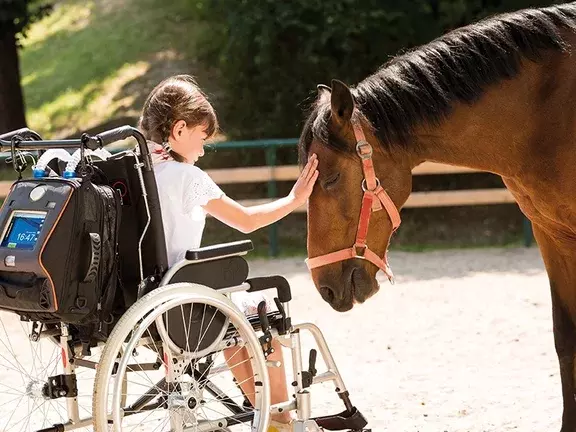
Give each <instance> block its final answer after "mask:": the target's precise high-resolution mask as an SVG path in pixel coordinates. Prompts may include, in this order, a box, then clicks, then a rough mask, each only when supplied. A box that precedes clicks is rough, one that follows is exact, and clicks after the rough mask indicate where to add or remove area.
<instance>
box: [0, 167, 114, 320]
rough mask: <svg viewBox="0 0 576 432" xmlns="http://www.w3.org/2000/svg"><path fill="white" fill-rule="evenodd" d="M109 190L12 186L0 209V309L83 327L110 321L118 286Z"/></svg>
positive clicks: (67, 183) (60, 184)
mask: <svg viewBox="0 0 576 432" xmlns="http://www.w3.org/2000/svg"><path fill="white" fill-rule="evenodd" d="M120 215H121V205H120V197H119V194H118V192H117V191H116V190H114V189H113V188H112V187H110V186H107V185H97V184H94V183H92V182H90V181H88V180H81V179H64V178H61V177H47V178H39V179H28V180H20V181H17V182H16V183H14V185H13V186H12V189H11V190H10V193H9V194H8V196H7V197H6V200H5V201H4V205H3V206H2V208H1V210H0V230H1V231H0V232H1V237H0V309H7V310H11V311H14V312H17V313H18V314H19V315H21V316H22V317H23V318H24V319H30V320H35V321H41V322H59V321H62V322H65V323H70V324H80V325H86V324H90V323H96V322H99V321H106V320H108V319H110V314H111V311H112V308H113V307H114V305H113V303H114V299H115V296H116V287H117V283H118V235H119V227H120Z"/></svg>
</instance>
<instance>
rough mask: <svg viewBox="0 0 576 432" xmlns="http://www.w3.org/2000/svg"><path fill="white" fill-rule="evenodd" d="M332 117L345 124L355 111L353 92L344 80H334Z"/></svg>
mask: <svg viewBox="0 0 576 432" xmlns="http://www.w3.org/2000/svg"><path fill="white" fill-rule="evenodd" d="M330 102H331V107H332V118H334V119H336V120H337V121H338V123H340V124H343V123H345V122H347V121H348V120H350V118H351V117H352V112H353V111H354V98H353V97H352V92H351V91H350V89H349V88H348V86H347V85H346V84H344V83H343V82H342V81H338V80H335V79H333V80H332V97H331V98H330Z"/></svg>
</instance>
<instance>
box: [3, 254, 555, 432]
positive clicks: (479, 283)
mask: <svg viewBox="0 0 576 432" xmlns="http://www.w3.org/2000/svg"><path fill="white" fill-rule="evenodd" d="M390 260H391V264H392V268H393V269H394V272H395V274H396V275H397V282H396V285H394V286H392V285H390V284H388V283H387V282H385V281H384V280H383V279H382V281H381V283H382V288H381V290H380V292H379V293H378V294H377V295H376V296H374V297H373V298H372V299H370V300H369V301H368V302H366V303H365V304H363V305H360V306H357V307H356V308H354V309H353V310H352V311H349V312H347V313H344V314H340V313H337V312H335V311H333V310H332V309H331V308H330V307H329V306H328V305H327V304H326V303H324V302H323V301H322V299H321V298H320V296H319V294H318V293H317V292H316V290H315V288H314V287H313V285H312V283H311V280H310V277H309V275H308V273H307V270H306V267H305V265H304V262H303V260H302V259H286V260H277V261H251V262H250V265H251V276H259V275H270V274H281V275H283V276H285V277H287V278H288V280H289V281H290V283H291V286H292V288H293V296H294V300H293V302H292V305H291V312H292V316H293V320H294V322H295V323H299V322H312V323H314V324H316V325H318V326H319V327H320V328H321V329H322V331H323V332H324V335H325V337H326V339H327V341H328V344H329V346H330V348H331V349H332V353H333V355H334V357H335V359H336V362H337V365H338V367H339V369H340V372H341V373H342V375H343V378H344V381H345V383H346V385H347V387H348V389H349V391H350V394H351V398H352V402H353V403H354V404H355V405H356V406H357V407H358V408H359V409H360V411H362V412H363V413H364V415H365V416H366V418H367V419H368V421H369V427H371V428H372V430H373V431H406V432H408V431H422V432H423V431H440V432H442V431H449V432H456V431H471V432H481V431H482V432H484V431H511V430H517V431H558V430H559V429H560V417H561V407H562V400H561V393H560V377H559V372H558V367H557V359H556V354H555V352H554V343H553V337H552V331H551V328H552V321H551V313H550V310H551V308H550V296H549V289H548V283H547V278H546V275H545V272H544V269H543V264H542V262H541V259H540V256H539V253H538V251H537V249H505V250H504V249H482V250H465V251H442V252H432V253H417V254H416V253H399V252H396V253H392V254H391V256H390ZM15 325H16V323H15ZM7 330H8V331H11V330H10V329H9V328H8V329H7ZM311 342H312V339H311V337H308V336H305V337H303V343H304V346H305V347H306V348H310V347H312V346H313V345H312V343H311ZM18 349H19V348H16V350H18ZM304 357H305V359H304V363H305V365H306V364H307V359H306V358H307V351H305V352H304ZM318 368H319V369H322V364H321V363H319V364H318ZM9 380H10V371H9V370H4V371H0V383H9V382H10V381H9ZM312 398H313V404H312V406H313V414H315V415H321V414H327V413H335V412H338V411H340V410H341V408H342V405H341V403H340V402H339V400H338V399H337V397H336V396H335V394H334V392H333V387H332V385H331V384H328V383H325V384H322V385H318V386H314V387H312ZM7 409H8V407H7V406H3V407H2V408H1V410H2V413H0V414H1V415H2V416H4V415H7V411H6V410H7Z"/></svg>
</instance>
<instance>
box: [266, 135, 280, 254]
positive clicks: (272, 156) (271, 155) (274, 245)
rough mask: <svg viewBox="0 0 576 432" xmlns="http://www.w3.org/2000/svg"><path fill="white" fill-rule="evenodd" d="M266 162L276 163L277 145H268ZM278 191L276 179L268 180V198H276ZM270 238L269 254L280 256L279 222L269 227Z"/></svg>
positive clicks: (268, 163) (272, 164)
mask: <svg viewBox="0 0 576 432" xmlns="http://www.w3.org/2000/svg"><path fill="white" fill-rule="evenodd" d="M266 164H267V165H268V166H271V167H273V166H275V165H276V147H273V146H268V147H266ZM277 193H278V191H277V188H276V179H274V178H273V179H272V180H270V181H268V198H276V195H277ZM268 239H269V241H270V245H269V252H268V253H269V255H270V256H272V257H277V256H278V249H279V248H278V223H273V224H272V225H270V227H269V231H268Z"/></svg>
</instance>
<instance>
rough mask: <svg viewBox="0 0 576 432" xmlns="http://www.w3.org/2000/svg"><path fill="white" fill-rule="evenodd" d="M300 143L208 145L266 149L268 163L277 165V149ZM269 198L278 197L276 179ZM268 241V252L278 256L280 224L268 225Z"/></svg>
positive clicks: (290, 140) (271, 183) (272, 141)
mask: <svg viewBox="0 0 576 432" xmlns="http://www.w3.org/2000/svg"><path fill="white" fill-rule="evenodd" d="M296 144H298V139H296V138H287V139H263V140H257V141H225V142H219V143H214V144H209V145H207V147H208V148H218V149H223V150H229V149H248V148H256V149H264V151H265V152H266V165H268V166H275V165H276V160H277V157H276V150H277V149H278V148H280V147H287V146H295V145H296ZM267 192H268V193H267V195H268V198H276V196H277V194H278V187H277V184H276V180H274V179H272V180H270V181H269V182H268V191H267ZM268 242H269V251H268V254H269V255H270V256H272V257H277V256H278V254H279V253H280V248H279V244H278V224H277V223H274V224H272V225H270V226H269V227H268Z"/></svg>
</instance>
